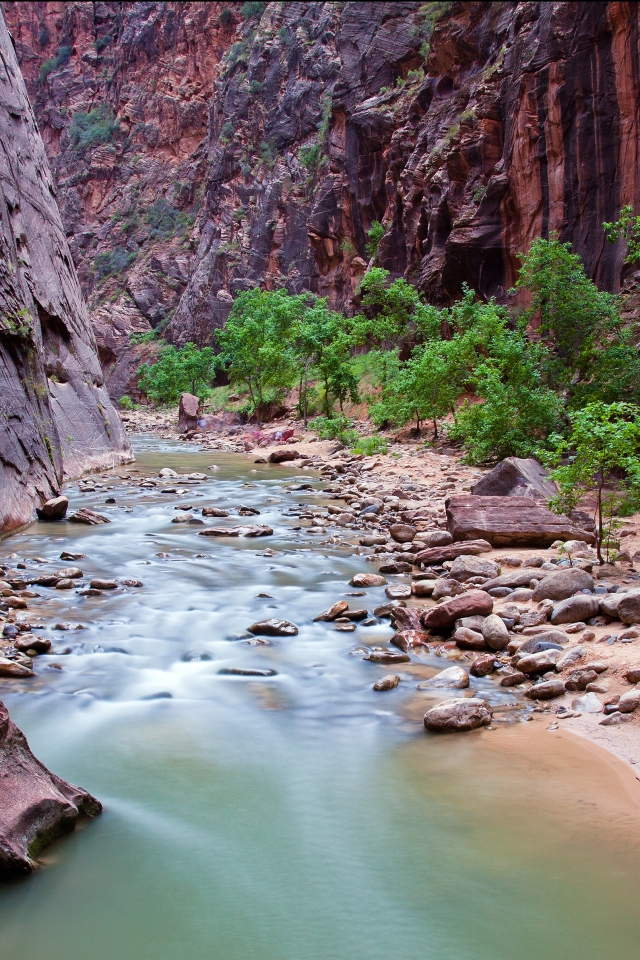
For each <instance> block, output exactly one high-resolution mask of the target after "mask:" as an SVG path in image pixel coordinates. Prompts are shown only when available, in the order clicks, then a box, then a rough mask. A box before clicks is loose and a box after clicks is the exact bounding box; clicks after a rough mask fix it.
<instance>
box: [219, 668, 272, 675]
mask: <svg viewBox="0 0 640 960" xmlns="http://www.w3.org/2000/svg"><path fill="white" fill-rule="evenodd" d="M277 675H278V671H277V670H269V669H268V668H266V669H261V668H260V667H222V669H221V670H218V676H221V677H277Z"/></svg>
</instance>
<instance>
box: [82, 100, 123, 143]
mask: <svg viewBox="0 0 640 960" xmlns="http://www.w3.org/2000/svg"><path fill="white" fill-rule="evenodd" d="M117 129H118V121H117V120H116V119H115V117H114V115H113V111H112V109H111V107H110V106H108V104H106V103H103V104H100V106H98V107H96V108H95V109H94V110H90V111H85V110H80V111H78V113H75V114H74V115H73V120H72V121H71V130H70V137H71V143H72V144H73V146H74V147H75V148H76V149H77V150H85V149H87V148H88V147H97V146H98V145H99V144H101V143H109V141H111V140H113V136H114V134H115V132H116V130H117Z"/></svg>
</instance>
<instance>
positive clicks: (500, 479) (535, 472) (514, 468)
mask: <svg viewBox="0 0 640 960" xmlns="http://www.w3.org/2000/svg"><path fill="white" fill-rule="evenodd" d="M471 492H472V493H473V495H474V496H476V497H527V498H528V499H529V500H541V501H543V502H545V503H546V501H547V500H548V499H549V498H550V497H554V496H555V495H556V494H557V492H558V488H557V486H556V484H555V483H554V482H553V480H550V479H549V476H548V474H547V472H546V470H545V469H544V467H543V466H542V464H541V463H539V462H538V461H537V460H534V459H533V457H529V458H528V459H526V460H524V459H522V458H521V457H507V458H506V460H502V461H501V462H500V463H498V464H496V466H495V467H494V468H493V470H491V472H490V473H487V474H486V476H484V477H483V478H482V480H479V481H478V482H477V483H476V484H475V486H473V487H472V488H471Z"/></svg>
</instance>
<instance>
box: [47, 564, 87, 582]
mask: <svg viewBox="0 0 640 960" xmlns="http://www.w3.org/2000/svg"><path fill="white" fill-rule="evenodd" d="M54 576H55V577H58V578H59V579H60V580H79V579H80V578H81V577H82V570H81V569H80V568H79V567H63V568H62V570H57V571H56V573H55V574H54Z"/></svg>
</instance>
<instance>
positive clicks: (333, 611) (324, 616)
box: [313, 600, 349, 623]
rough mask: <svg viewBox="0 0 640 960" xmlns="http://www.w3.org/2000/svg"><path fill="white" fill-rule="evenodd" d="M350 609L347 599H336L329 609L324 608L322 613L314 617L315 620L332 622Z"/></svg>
mask: <svg viewBox="0 0 640 960" xmlns="http://www.w3.org/2000/svg"><path fill="white" fill-rule="evenodd" d="M348 609H349V604H348V603H347V601H346V600H336V602H335V603H334V604H332V605H331V606H330V607H329V608H328V609H327V610H323V612H322V613H319V614H318V616H317V617H314V618H313V622H314V623H316V622H318V621H325V622H330V621H331V620H335V619H336V617H339V616H341V615H342V614H343V613H344V612H345V611H346V610H348Z"/></svg>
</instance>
